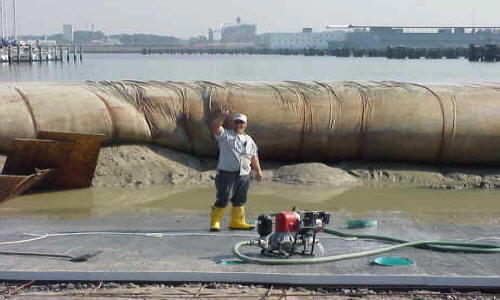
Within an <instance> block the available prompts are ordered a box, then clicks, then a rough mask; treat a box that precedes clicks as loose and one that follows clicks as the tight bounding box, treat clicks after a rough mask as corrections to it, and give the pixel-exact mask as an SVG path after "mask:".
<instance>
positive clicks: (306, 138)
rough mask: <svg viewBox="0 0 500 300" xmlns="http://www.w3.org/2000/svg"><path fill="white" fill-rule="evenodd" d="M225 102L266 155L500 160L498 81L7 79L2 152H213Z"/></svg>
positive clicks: (1, 109)
mask: <svg viewBox="0 0 500 300" xmlns="http://www.w3.org/2000/svg"><path fill="white" fill-rule="evenodd" d="M225 105H229V106H230V107H231V109H232V111H233V112H235V113H236V112H241V113H245V114H247V115H248V117H249V124H248V132H249V133H250V134H251V135H252V137H253V138H254V139H255V140H256V142H257V144H258V146H259V153H260V156H261V157H262V158H264V159H275V160H281V161H285V160H293V161H336V160H392V161H416V162H431V163H460V164H462V163H463V164H500V84H493V83H491V84H481V85H472V84H461V85H437V84H434V85H420V84H414V83H405V82H218V83H213V82H200V81H198V82H155V81H151V82H137V81H113V82H111V81H103V82H84V83H36V82H28V83H26V82H19V83H2V84H0V151H1V152H7V151H8V150H9V148H10V142H11V140H12V139H13V138H34V137H35V136H36V134H37V132H38V131H40V130H46V131H48V130H54V131H69V132H80V133H90V134H104V135H105V136H106V141H107V142H108V143H156V144H160V145H164V146H166V147H170V148H173V149H178V150H182V151H186V152H190V153H193V154H196V155H210V156H215V155H216V153H217V146H216V143H215V141H214V138H213V137H212V135H211V133H210V129H209V124H210V121H211V120H212V119H213V118H214V117H215V116H216V115H217V113H218V112H220V110H221V108H222V107H224V106H225ZM228 125H230V124H228Z"/></svg>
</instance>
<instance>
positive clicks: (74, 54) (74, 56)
mask: <svg viewBox="0 0 500 300" xmlns="http://www.w3.org/2000/svg"><path fill="white" fill-rule="evenodd" d="M73 60H74V61H76V45H73Z"/></svg>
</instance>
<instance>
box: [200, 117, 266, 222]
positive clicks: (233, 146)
mask: <svg viewBox="0 0 500 300" xmlns="http://www.w3.org/2000/svg"><path fill="white" fill-rule="evenodd" d="M228 117H229V110H228V109H227V108H225V109H224V111H223V112H222V114H221V115H220V116H219V117H217V118H216V119H215V120H214V121H213V122H212V128H211V129H212V133H213V134H214V136H215V138H216V140H217V143H218V145H219V162H218V164H217V176H216V177H215V188H216V189H217V195H216V201H215V203H214V205H213V206H212V216H211V221H210V231H219V230H220V227H221V219H222V215H223V214H224V209H225V208H226V206H227V204H228V202H229V201H231V203H232V205H233V207H232V210H231V222H230V223H229V228H230V229H253V228H254V225H251V224H248V223H246V221H245V206H244V205H245V203H246V201H247V193H248V188H249V187H250V171H251V169H254V170H255V171H256V176H255V178H256V179H257V180H258V181H261V180H262V170H261V168H260V163H259V157H258V156H257V145H256V144H255V142H254V141H253V139H252V138H251V137H250V136H249V135H248V134H246V133H245V129H246V127H247V117H246V116H245V115H244V114H237V115H235V116H234V117H233V123H234V129H225V128H224V127H222V124H223V122H224V119H226V118H228Z"/></svg>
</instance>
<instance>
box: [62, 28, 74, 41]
mask: <svg viewBox="0 0 500 300" xmlns="http://www.w3.org/2000/svg"><path fill="white" fill-rule="evenodd" d="M63 38H64V39H65V40H66V41H68V42H72V41H73V25H71V24H63Z"/></svg>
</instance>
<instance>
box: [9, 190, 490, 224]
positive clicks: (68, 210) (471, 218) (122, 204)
mask: <svg viewBox="0 0 500 300" xmlns="http://www.w3.org/2000/svg"><path fill="white" fill-rule="evenodd" d="M214 194H215V190H214V189H213V188H210V187H177V186H152V187H148V188H143V189H136V188H99V189H81V190H71V191H64V192H49V193H40V194H31V195H25V196H21V197H18V198H15V199H13V200H10V201H7V202H4V203H1V204H0V215H2V216H25V217H28V216H29V217H33V216H41V217H53V218H93V217H106V216H119V215H144V216H147V215H152V214H155V215H161V214H171V213H176V214H206V213H207V212H208V208H209V206H210V204H211V203H212V202H213V199H214ZM293 206H297V207H299V208H301V209H314V210H328V211H331V212H342V213H343V214H345V215H348V216H352V217H364V218H370V217H374V218H375V217H377V215H380V214H384V215H387V213H395V214H396V213H398V214H400V213H402V214H405V215H408V216H409V217H412V218H414V219H416V220H422V221H428V220H433V221H439V222H444V223H460V224H474V223H478V224H479V223H480V224H485V223H487V224H500V220H498V219H499V218H498V216H500V191H497V190H484V191H483V190H462V191H449V190H431V189H424V188H409V187H406V188H401V187H385V188H369V187H355V188H335V189H331V188H318V187H303V186H300V187H299V186H289V185H287V186H283V185H269V184H254V185H253V186H252V188H251V191H250V194H249V204H248V210H249V213H250V214H251V215H258V214H260V213H262V212H270V211H281V210H288V209H291V208H292V207H293Z"/></svg>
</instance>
